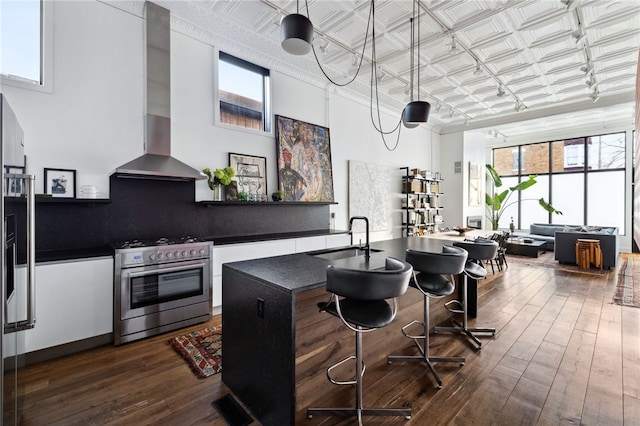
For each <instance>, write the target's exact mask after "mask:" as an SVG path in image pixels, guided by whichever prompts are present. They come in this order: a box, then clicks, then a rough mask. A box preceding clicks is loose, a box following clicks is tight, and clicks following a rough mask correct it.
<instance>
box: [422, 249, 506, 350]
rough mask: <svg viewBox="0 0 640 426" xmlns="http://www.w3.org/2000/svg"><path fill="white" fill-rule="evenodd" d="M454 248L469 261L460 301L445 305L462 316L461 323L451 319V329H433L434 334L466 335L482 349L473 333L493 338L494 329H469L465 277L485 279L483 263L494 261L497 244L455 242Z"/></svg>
mask: <svg viewBox="0 0 640 426" xmlns="http://www.w3.org/2000/svg"><path fill="white" fill-rule="evenodd" d="M453 245H454V246H455V247H460V248H462V249H464V250H466V251H467V253H469V259H468V260H467V262H466V264H465V266H464V277H463V280H462V286H463V291H462V300H451V301H449V302H447V303H446V304H445V306H446V308H447V309H448V310H449V311H450V312H452V313H454V314H462V322H459V321H456V320H455V319H454V318H451V321H452V322H453V323H454V326H453V327H435V328H434V333H440V332H445V333H460V334H464V335H466V336H467V337H468V338H469V339H471V340H472V341H473V342H474V343H475V344H476V346H477V348H478V349H481V348H482V341H481V340H480V339H478V337H477V336H476V335H475V334H474V333H482V334H490V335H492V336H495V334H496V329H495V328H479V327H469V326H468V319H467V300H468V296H467V293H468V292H467V288H468V285H467V277H470V278H473V279H476V280H479V279H482V278H486V276H487V270H486V269H485V268H484V266H483V263H484V262H485V261H487V260H490V259H494V258H495V256H496V254H497V252H498V248H499V246H498V243H496V242H495V241H492V240H477V241H475V242H470V241H456V242H455V243H453ZM453 305H457V306H458V308H452V306H453Z"/></svg>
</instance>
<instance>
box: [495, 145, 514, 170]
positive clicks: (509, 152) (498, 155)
mask: <svg viewBox="0 0 640 426" xmlns="http://www.w3.org/2000/svg"><path fill="white" fill-rule="evenodd" d="M517 154H518V147H517V146H516V147H508V148H496V149H494V150H493V168H494V169H496V172H498V174H499V175H500V176H512V175H517V174H518V160H519V159H518V155H517Z"/></svg>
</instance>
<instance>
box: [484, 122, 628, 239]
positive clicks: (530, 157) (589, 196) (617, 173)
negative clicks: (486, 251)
mask: <svg viewBox="0 0 640 426" xmlns="http://www.w3.org/2000/svg"><path fill="white" fill-rule="evenodd" d="M625 138H626V134H625V133H615V134H609V135H599V136H590V137H585V138H576V139H567V140H561V141H554V142H543V143H538V144H531V145H520V146H512V147H508V148H497V149H494V150H493V161H494V167H495V168H496V171H498V173H499V174H500V176H502V178H503V182H508V183H509V186H513V184H515V183H516V182H518V181H519V179H520V180H521V179H524V178H525V177H526V175H528V174H536V175H537V176H538V178H537V181H538V183H537V184H536V185H534V186H532V187H531V188H528V189H526V190H525V191H523V192H522V193H521V194H520V198H521V199H522V200H523V201H525V200H531V199H534V200H535V199H539V198H544V199H545V200H546V201H548V202H550V203H551V204H552V205H553V206H554V207H555V208H556V209H558V210H560V211H562V212H563V214H562V215H555V214H551V215H550V214H549V213H547V212H546V211H544V209H542V208H541V207H535V208H532V206H533V204H531V203H530V202H529V201H527V202H526V203H525V202H520V203H516V204H515V205H512V206H510V207H509V208H510V211H509V212H508V213H509V214H508V215H506V214H503V217H502V221H501V223H500V224H499V226H500V227H507V226H508V220H509V219H508V218H509V217H511V216H513V217H514V220H516V218H517V220H516V226H518V227H519V228H521V229H526V228H528V227H529V226H530V225H531V223H536V222H548V221H551V222H552V223H562V224H567V225H601V226H617V227H618V229H619V233H620V234H621V235H622V234H624V212H625V191H624V182H625V156H626V140H625ZM525 147H526V149H527V160H526V162H525V161H524V156H523V154H522V153H523V152H524V149H525ZM516 153H520V156H518V155H517V154H516ZM516 158H519V159H520V161H519V163H516V162H515V159H516ZM507 162H508V163H509V164H510V166H511V165H512V164H514V163H515V164H517V165H518V166H519V169H518V170H513V171H512V170H509V169H507V168H506V167H504V166H505V163H507ZM510 166H509V167H510ZM549 171H551V173H549ZM510 201H511V200H510ZM505 215H506V216H508V217H507V218H505ZM502 222H504V223H502Z"/></svg>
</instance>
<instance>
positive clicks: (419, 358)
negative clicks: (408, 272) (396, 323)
mask: <svg viewBox="0 0 640 426" xmlns="http://www.w3.org/2000/svg"><path fill="white" fill-rule="evenodd" d="M423 298H424V299H423V300H424V309H423V313H424V318H423V322H422V324H423V326H424V327H423V328H424V333H423V334H422V335H420V336H414V335H410V334H408V333H406V332H405V330H404V328H406V327H407V326H409V325H411V324H413V322H412V323H409V324H407V325H406V326H405V327H403V330H402V332H403V334H404V335H405V336H406V337H408V338H410V339H413V342H414V343H415V345H416V347H417V348H418V350H419V351H420V354H421V355H407V356H405V355H389V356H388V357H387V362H388V363H389V364H391V363H392V362H424V363H425V364H427V367H428V368H429V371H431V374H433V377H434V378H435V379H436V383H437V384H438V389H442V379H441V378H440V375H439V374H438V372H437V371H436V369H435V367H434V366H433V363H434V362H459V363H460V365H464V363H465V359H464V357H461V356H455V357H442V356H430V355H429V297H428V296H427V295H423ZM414 322H417V321H414ZM420 341H422V342H423V343H422V346H420V343H419V342H420Z"/></svg>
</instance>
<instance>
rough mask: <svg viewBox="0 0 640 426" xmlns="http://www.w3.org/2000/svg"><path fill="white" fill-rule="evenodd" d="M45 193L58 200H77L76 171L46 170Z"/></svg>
mask: <svg viewBox="0 0 640 426" xmlns="http://www.w3.org/2000/svg"><path fill="white" fill-rule="evenodd" d="M44 193H45V194H51V196H52V197H57V198H76V171H75V170H70V169H47V168H45V169H44Z"/></svg>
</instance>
